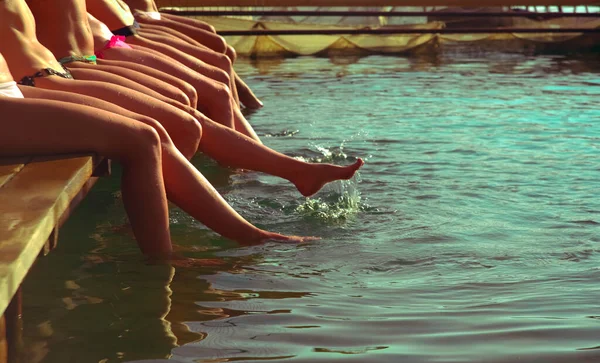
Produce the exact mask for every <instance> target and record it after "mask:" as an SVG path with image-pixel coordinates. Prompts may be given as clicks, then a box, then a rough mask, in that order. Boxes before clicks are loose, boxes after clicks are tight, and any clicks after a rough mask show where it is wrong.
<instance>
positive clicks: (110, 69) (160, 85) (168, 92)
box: [92, 64, 190, 106]
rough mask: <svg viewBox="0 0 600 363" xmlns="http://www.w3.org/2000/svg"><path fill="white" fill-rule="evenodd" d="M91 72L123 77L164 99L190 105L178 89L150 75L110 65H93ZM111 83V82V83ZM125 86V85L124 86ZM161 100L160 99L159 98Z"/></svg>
mask: <svg viewBox="0 0 600 363" xmlns="http://www.w3.org/2000/svg"><path fill="white" fill-rule="evenodd" d="M92 69H93V70H97V71H102V72H106V73H108V74H113V75H116V76H119V77H123V78H124V79H128V80H130V81H133V82H134V83H136V84H139V85H141V86H144V87H147V88H149V89H151V90H153V91H155V92H158V93H159V94H161V95H162V96H164V97H167V98H169V99H171V100H174V101H177V102H180V103H182V104H185V105H188V106H189V105H190V100H189V99H188V97H187V96H186V94H185V93H184V92H183V91H181V90H180V89H179V88H177V87H175V86H173V85H171V84H169V83H167V82H164V81H163V80H161V79H158V78H154V77H152V76H150V75H147V74H144V73H142V72H138V71H136V70H133V69H128V68H124V67H118V66H111V65H103V64H98V65H95V66H94V68H92ZM111 83H113V82H111ZM125 86H126V85H125ZM161 99H162V98H161Z"/></svg>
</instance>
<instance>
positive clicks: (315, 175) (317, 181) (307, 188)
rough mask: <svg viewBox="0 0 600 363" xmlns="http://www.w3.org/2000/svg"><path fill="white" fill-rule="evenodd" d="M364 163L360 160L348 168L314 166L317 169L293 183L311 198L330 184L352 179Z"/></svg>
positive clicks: (323, 165)
mask: <svg viewBox="0 0 600 363" xmlns="http://www.w3.org/2000/svg"><path fill="white" fill-rule="evenodd" d="M364 163H365V162H364V161H363V160H362V159H360V158H359V159H358V160H357V161H356V162H355V163H354V164H351V165H347V166H338V165H332V164H313V165H314V168H315V170H314V171H312V172H310V173H306V174H304V175H302V176H300V178H298V180H296V181H293V183H294V185H295V186H296V188H298V191H299V192H300V193H301V194H302V195H303V196H305V197H310V196H311V195H313V194H315V193H316V192H318V191H319V190H321V188H323V186H324V185H325V184H327V183H329V182H332V181H335V180H346V179H350V178H352V177H353V176H354V174H355V173H356V171H357V170H358V169H359V168H360V167H361V166H363V164H364Z"/></svg>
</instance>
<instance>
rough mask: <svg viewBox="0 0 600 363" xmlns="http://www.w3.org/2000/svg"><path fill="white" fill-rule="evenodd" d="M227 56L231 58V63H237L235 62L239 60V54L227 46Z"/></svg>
mask: <svg viewBox="0 0 600 363" xmlns="http://www.w3.org/2000/svg"><path fill="white" fill-rule="evenodd" d="M225 55H227V57H229V61H230V62H231V63H232V64H233V63H235V60H236V59H237V52H236V51H235V49H234V48H233V47H232V46H231V45H229V44H227V51H226V52H225Z"/></svg>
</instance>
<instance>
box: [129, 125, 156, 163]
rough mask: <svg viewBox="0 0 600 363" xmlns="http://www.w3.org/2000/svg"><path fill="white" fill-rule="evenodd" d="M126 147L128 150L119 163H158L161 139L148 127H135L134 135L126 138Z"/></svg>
mask: <svg viewBox="0 0 600 363" xmlns="http://www.w3.org/2000/svg"><path fill="white" fill-rule="evenodd" d="M127 140H128V142H127V145H129V146H130V148H129V149H128V150H127V152H126V154H125V155H123V158H122V160H121V162H123V163H124V164H128V163H135V162H137V161H139V160H142V161H144V162H148V161H151V160H154V162H160V158H161V139H160V136H159V133H158V132H157V131H156V130H155V129H154V128H153V127H152V126H150V125H140V126H139V127H136V130H135V132H134V133H132V134H131V135H130V136H129V137H128V139H127Z"/></svg>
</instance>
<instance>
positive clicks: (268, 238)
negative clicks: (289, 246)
mask: <svg viewBox="0 0 600 363" xmlns="http://www.w3.org/2000/svg"><path fill="white" fill-rule="evenodd" d="M320 239H321V237H315V236H288V235H285V234H281V233H275V232H268V231H261V233H260V234H258V235H256V236H254V237H253V238H249V239H244V240H239V241H238V243H240V244H241V245H244V246H254V245H260V244H263V243H267V242H278V243H304V242H310V241H317V240H320Z"/></svg>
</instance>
